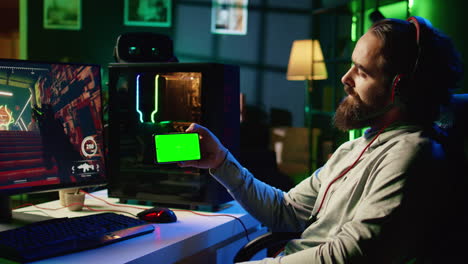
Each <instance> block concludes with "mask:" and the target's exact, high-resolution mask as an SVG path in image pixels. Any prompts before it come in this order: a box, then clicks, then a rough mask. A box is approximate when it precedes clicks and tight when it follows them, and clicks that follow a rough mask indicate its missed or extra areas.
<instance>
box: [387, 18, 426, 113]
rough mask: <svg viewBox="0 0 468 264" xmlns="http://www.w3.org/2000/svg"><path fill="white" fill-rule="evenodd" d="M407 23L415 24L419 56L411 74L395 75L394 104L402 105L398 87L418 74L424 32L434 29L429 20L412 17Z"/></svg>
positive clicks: (392, 98) (393, 83) (392, 97)
mask: <svg viewBox="0 0 468 264" xmlns="http://www.w3.org/2000/svg"><path fill="white" fill-rule="evenodd" d="M406 21H408V22H409V23H410V24H413V25H414V27H415V29H416V45H417V54H416V59H415V61H414V65H413V69H412V70H411V72H410V73H409V74H407V73H406V74H405V73H399V74H397V75H395V77H394V78H393V81H392V95H391V100H392V104H400V103H401V97H400V95H401V91H400V88H399V87H398V86H399V84H400V83H401V82H402V81H403V80H407V79H412V78H413V77H414V74H415V73H416V70H417V69H418V64H419V60H420V57H421V43H422V42H424V36H423V35H425V34H424V32H425V31H427V30H429V29H431V28H432V24H431V22H429V20H427V19H425V18H422V17H419V16H412V17H410V18H408V19H407V20H406ZM400 86H401V85H400Z"/></svg>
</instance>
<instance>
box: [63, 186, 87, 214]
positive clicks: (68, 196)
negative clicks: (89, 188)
mask: <svg viewBox="0 0 468 264" xmlns="http://www.w3.org/2000/svg"><path fill="white" fill-rule="evenodd" d="M59 199H60V204H61V205H62V206H68V207H67V208H68V210H70V211H81V210H82V209H83V204H84V200H85V194H84V193H81V192H80V189H77V188H70V189H63V190H59Z"/></svg>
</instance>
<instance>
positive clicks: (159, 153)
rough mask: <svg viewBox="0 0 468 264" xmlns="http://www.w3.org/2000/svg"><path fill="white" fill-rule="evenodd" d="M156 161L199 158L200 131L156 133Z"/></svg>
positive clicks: (169, 161) (165, 161)
mask: <svg viewBox="0 0 468 264" xmlns="http://www.w3.org/2000/svg"><path fill="white" fill-rule="evenodd" d="M153 137H154V145H155V150H156V153H155V156H156V159H155V160H156V163H171V162H179V161H188V160H199V159H200V158H201V154H200V141H199V138H198V133H169V134H154V135H153Z"/></svg>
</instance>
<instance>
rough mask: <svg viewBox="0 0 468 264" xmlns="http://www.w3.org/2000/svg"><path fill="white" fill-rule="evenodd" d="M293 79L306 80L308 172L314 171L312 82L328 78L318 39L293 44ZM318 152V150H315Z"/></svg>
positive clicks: (290, 67) (289, 76)
mask: <svg viewBox="0 0 468 264" xmlns="http://www.w3.org/2000/svg"><path fill="white" fill-rule="evenodd" d="M286 78H287V79H288V80H291V81H305V84H306V85H305V95H304V97H305V105H304V125H305V127H306V128H307V130H308V137H309V138H308V142H309V147H308V150H309V164H308V168H309V171H308V173H309V174H310V173H312V169H313V165H312V164H313V163H314V162H316V160H314V158H313V156H314V155H313V154H314V151H313V149H312V148H313V147H314V148H315V149H317V146H313V145H312V105H311V99H312V98H311V96H312V84H313V81H314V80H325V79H327V78H328V74H327V68H326V66H325V61H324V59H323V53H322V49H321V48H320V42H319V41H318V40H312V39H304V40H295V41H294V42H293V44H292V48H291V53H290V55H289V63H288V71H287V77H286ZM315 152H316V151H315Z"/></svg>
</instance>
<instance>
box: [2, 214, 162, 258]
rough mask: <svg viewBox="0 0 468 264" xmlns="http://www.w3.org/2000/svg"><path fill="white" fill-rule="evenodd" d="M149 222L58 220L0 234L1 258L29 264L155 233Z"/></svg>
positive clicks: (106, 217)
mask: <svg viewBox="0 0 468 264" xmlns="http://www.w3.org/2000/svg"><path fill="white" fill-rule="evenodd" d="M153 231H154V227H153V226H152V225H151V224H148V223H147V222H145V221H142V220H140V219H136V218H133V217H130V216H125V215H120V214H116V213H100V214H95V215H87V216H80V217H73V218H56V219H51V220H45V221H40V222H37V223H32V224H28V225H26V226H22V227H19V228H15V229H11V230H6V231H2V232H0V257H3V258H6V259H11V260H14V261H19V262H29V261H33V260H39V259H44V258H49V257H53V256H59V255H64V254H67V253H70V252H75V251H81V250H85V249H89V248H95V247H99V246H103V245H107V244H110V243H114V242H117V241H121V240H125V239H128V238H131V237H135V236H139V235H143V234H147V233H151V232H153Z"/></svg>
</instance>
